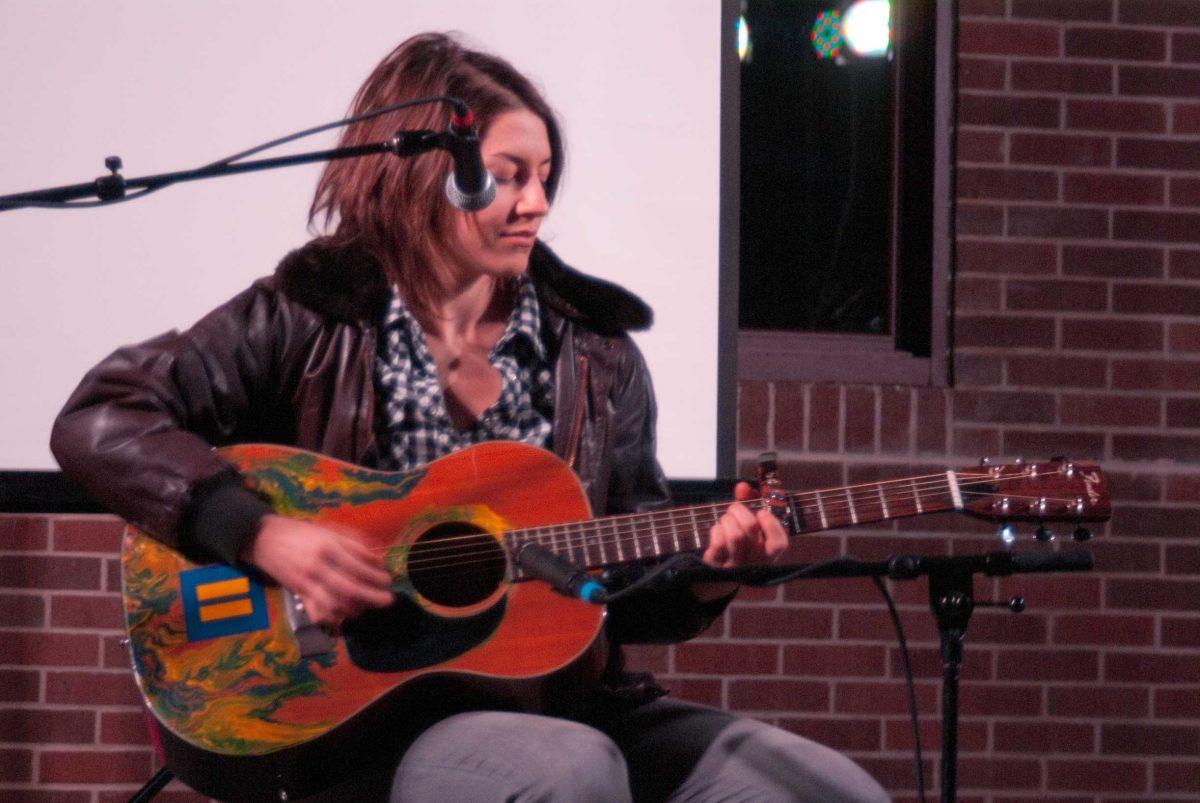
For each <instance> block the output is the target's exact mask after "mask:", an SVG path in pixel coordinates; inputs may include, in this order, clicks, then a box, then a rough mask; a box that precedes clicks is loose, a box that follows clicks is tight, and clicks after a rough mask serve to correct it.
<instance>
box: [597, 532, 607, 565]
mask: <svg viewBox="0 0 1200 803" xmlns="http://www.w3.org/2000/svg"><path fill="white" fill-rule="evenodd" d="M596 543H597V544H598V545H599V546H600V562H601V563H608V562H609V561H608V553H607V552H605V551H604V536H603V535H601V534H600V533H597V534H596Z"/></svg>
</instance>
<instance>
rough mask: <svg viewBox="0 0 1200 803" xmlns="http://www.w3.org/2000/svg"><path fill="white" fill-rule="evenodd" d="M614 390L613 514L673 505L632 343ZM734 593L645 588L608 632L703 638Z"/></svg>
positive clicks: (624, 605) (611, 618)
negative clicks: (703, 595)
mask: <svg viewBox="0 0 1200 803" xmlns="http://www.w3.org/2000/svg"><path fill="white" fill-rule="evenodd" d="M627 346H628V350H627V358H626V359H624V360H623V361H622V365H621V366H620V371H619V374H618V377H617V380H616V383H615V384H614V387H613V394H612V398H613V418H612V438H613V449H612V459H613V464H612V469H611V474H610V479H609V495H608V505H607V510H606V512H607V513H608V514H620V513H633V512H642V511H647V510H654V509H656V508H662V507H666V506H667V505H669V504H670V501H671V499H670V491H669V489H668V487H667V481H666V478H665V477H664V476H663V472H662V468H661V467H660V466H659V464H658V458H657V457H656V453H657V437H656V434H655V432H656V428H657V416H658V409H657V405H656V403H655V400H654V387H653V385H652V383H651V381H650V373H649V371H648V370H647V368H646V362H645V359H644V358H643V357H642V354H641V352H640V351H639V350H638V348H637V346H636V345H634V343H633V341H631V340H630V341H628V343H627ZM731 599H733V595H732V594H731V595H729V596H727V597H724V598H722V599H718V600H714V601H709V602H701V601H699V600H698V599H697V598H696V597H695V596H694V595H693V594H692V593H691V590H690V589H689V588H687V587H677V588H668V589H661V590H646V591H644V592H640V593H636V594H632V595H630V596H628V597H623V598H622V599H620V600H618V601H617V602H615V603H613V604H612V605H610V606H609V612H608V632H609V635H610V636H611V637H612V638H613V640H614V641H616V642H617V643H624V644H636V643H671V642H677V641H686V640H687V639H690V638H693V637H694V636H697V635H699V634H700V633H701V632H702V631H703V630H704V629H705V628H707V627H708V626H709V625H710V624H711V623H712V622H713V620H714V619H716V618H717V617H718V616H720V615H721V613H722V612H723V611H724V610H725V607H726V606H727V605H728V604H729V601H730V600H731Z"/></svg>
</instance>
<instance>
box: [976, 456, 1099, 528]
mask: <svg viewBox="0 0 1200 803" xmlns="http://www.w3.org/2000/svg"><path fill="white" fill-rule="evenodd" d="M956 474H957V478H958V484H959V487H960V489H961V491H962V499H963V512H964V513H969V514H970V515H972V516H977V517H979V518H984V519H990V520H992V521H997V522H1011V521H1030V522H1037V523H1043V522H1055V521H1066V522H1076V523H1078V522H1085V521H1107V520H1108V518H1109V516H1111V515H1112V504H1111V503H1110V502H1109V498H1108V486H1107V484H1106V483H1105V481H1104V474H1103V473H1102V472H1101V471H1100V467H1099V466H1097V465H1096V464H1095V463H1087V462H1076V461H1071V460H1066V459H1056V460H1050V461H1048V462H1045V463H1022V462H1018V463H1009V464H1006V465H991V464H988V463H986V462H985V463H984V464H983V465H981V466H977V467H975V468H969V469H963V470H961V471H958V472H956Z"/></svg>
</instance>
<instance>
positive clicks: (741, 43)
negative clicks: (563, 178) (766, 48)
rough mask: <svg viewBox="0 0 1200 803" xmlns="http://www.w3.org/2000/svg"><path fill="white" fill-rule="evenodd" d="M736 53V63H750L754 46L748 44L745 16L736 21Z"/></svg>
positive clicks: (747, 25) (748, 27) (748, 37)
mask: <svg viewBox="0 0 1200 803" xmlns="http://www.w3.org/2000/svg"><path fill="white" fill-rule="evenodd" d="M737 52H738V61H746V62H748V61H750V59H751V56H753V55H754V45H753V44H751V42H750V24H749V23H748V22H746V15H745V14H743V15H742V16H740V17H738V21H737Z"/></svg>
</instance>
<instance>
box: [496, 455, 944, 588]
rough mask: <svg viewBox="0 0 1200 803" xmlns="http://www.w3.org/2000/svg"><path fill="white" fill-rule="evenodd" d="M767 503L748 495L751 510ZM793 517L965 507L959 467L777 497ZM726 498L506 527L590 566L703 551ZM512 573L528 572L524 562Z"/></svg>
mask: <svg viewBox="0 0 1200 803" xmlns="http://www.w3.org/2000/svg"><path fill="white" fill-rule="evenodd" d="M766 504H768V503H767V502H764V501H763V500H754V501H752V502H749V503H747V505H748V506H749V507H750V509H751V510H758V509H760V508H762V507H763V506H764V505H766ZM772 504H773V505H777V506H778V509H779V511H780V512H781V513H784V514H786V515H787V516H788V517H789V518H790V520H791V521H793V522H794V523H795V531H796V533H806V532H815V531H818V530H830V529H834V528H837V527H850V526H854V525H858V524H869V523H872V522H878V521H886V520H888V519H898V518H904V517H906V516H918V515H921V514H924V513H936V512H941V511H945V510H955V509H958V508H961V507H962V498H961V495H960V491H959V487H958V479H957V477H956V476H955V473H954V472H953V471H947V472H945V473H942V474H933V475H926V476H922V477H910V478H905V479H900V480H887V481H884V482H876V483H864V484H862V485H852V486H846V487H843V488H827V489H824V490H819V491H806V492H803V493H796V494H782V495H780V497H779V498H778V500H776V501H775V502H773V503H772ZM727 507H728V505H727V504H724V503H723V504H718V505H696V506H690V507H678V508H668V509H665V510H655V511H650V512H646V513H632V514H626V515H622V516H609V517H605V518H599V519H590V520H587V521H577V522H570V523H567V524H555V525H553V526H549V527H534V528H530V529H525V530H512V531H509V532H508V533H505V543H506V546H507V547H508V549H509V554H510V555H515V554H517V552H518V551H519V550H520V548H521V546H523V545H524V544H526V543H529V542H534V543H537V544H540V545H541V546H543V547H545V548H546V549H549V550H550V551H551V552H554V553H556V554H557V555H559V556H561V557H562V558H564V559H565V560H567V561H570V562H571V563H573V564H575V565H577V566H586V567H588V568H589V569H595V568H601V567H605V566H612V565H616V564H620V563H628V562H632V561H641V560H646V559H650V558H657V557H661V556H665V555H674V554H678V553H680V552H703V551H704V548H705V547H706V546H707V545H708V532H709V530H710V529H711V528H712V526H713V525H714V524H716V523H717V521H718V520H719V519H720V518H721V516H722V515H723V514H724V513H725V510H726V508H727ZM512 568H513V575H512V576H513V578H514V579H518V580H521V579H525V576H524V574H523V572H522V571H521V570H520V568H519V567H516V566H514V567H512Z"/></svg>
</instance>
